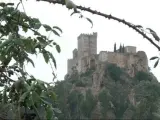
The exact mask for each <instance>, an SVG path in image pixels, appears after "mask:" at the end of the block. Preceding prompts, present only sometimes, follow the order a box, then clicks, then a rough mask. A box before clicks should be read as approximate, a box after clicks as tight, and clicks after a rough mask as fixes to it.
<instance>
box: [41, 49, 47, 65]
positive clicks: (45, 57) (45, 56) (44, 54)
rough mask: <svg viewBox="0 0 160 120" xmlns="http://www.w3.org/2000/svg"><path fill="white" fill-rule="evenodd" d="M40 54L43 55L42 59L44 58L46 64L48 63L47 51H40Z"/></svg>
mask: <svg viewBox="0 0 160 120" xmlns="http://www.w3.org/2000/svg"><path fill="white" fill-rule="evenodd" d="M42 54H43V57H44V60H45V62H46V63H48V62H49V55H48V52H47V51H44V50H43V51H42Z"/></svg>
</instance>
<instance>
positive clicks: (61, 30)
mask: <svg viewBox="0 0 160 120" xmlns="http://www.w3.org/2000/svg"><path fill="white" fill-rule="evenodd" d="M54 28H55V29H58V30H59V31H60V32H61V33H62V32H63V31H62V30H61V29H60V28H59V27H57V26H53V29H54Z"/></svg>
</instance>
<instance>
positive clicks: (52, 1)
mask: <svg viewBox="0 0 160 120" xmlns="http://www.w3.org/2000/svg"><path fill="white" fill-rule="evenodd" d="M37 1H44V2H49V3H53V4H61V5H65V1H64V0H63V1H56V0H37ZM77 9H79V10H83V11H86V12H90V13H92V14H95V15H99V16H103V17H105V18H107V19H109V20H110V19H112V20H115V21H118V22H120V23H122V24H125V25H127V26H128V27H130V28H132V29H133V30H135V31H136V32H138V33H139V34H140V35H142V36H143V37H144V38H146V39H147V40H148V41H149V42H150V43H151V44H153V45H154V46H155V47H156V48H157V49H158V50H159V51H160V46H158V45H157V44H156V43H155V42H154V41H153V40H152V39H151V38H150V37H148V36H147V35H146V34H145V33H144V32H142V31H140V30H139V29H138V28H137V27H136V26H135V25H134V24H131V23H130V22H127V21H125V20H124V19H120V18H117V17H114V16H112V15H107V14H104V13H101V12H98V11H96V10H92V9H90V8H86V7H82V6H77Z"/></svg>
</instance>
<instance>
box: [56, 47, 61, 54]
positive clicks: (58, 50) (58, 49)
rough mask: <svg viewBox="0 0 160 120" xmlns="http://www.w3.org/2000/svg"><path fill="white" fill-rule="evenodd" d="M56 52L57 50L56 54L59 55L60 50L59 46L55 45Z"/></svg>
mask: <svg viewBox="0 0 160 120" xmlns="http://www.w3.org/2000/svg"><path fill="white" fill-rule="evenodd" d="M56 50H57V52H58V53H60V52H61V48H60V46H59V45H56Z"/></svg>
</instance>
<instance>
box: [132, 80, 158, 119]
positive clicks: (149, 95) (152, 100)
mask: <svg viewBox="0 0 160 120" xmlns="http://www.w3.org/2000/svg"><path fill="white" fill-rule="evenodd" d="M135 90H136V93H137V94H136V100H137V101H138V102H139V104H138V105H137V107H136V111H135V115H134V118H135V119H142V118H143V119H144V118H145V119H152V118H153V116H154V114H153V113H155V112H157V110H158V107H159V106H157V103H158V102H159V98H160V84H159V83H155V82H149V81H141V82H140V83H139V84H138V85H136V86H135ZM142 111H143V112H142Z"/></svg>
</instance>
